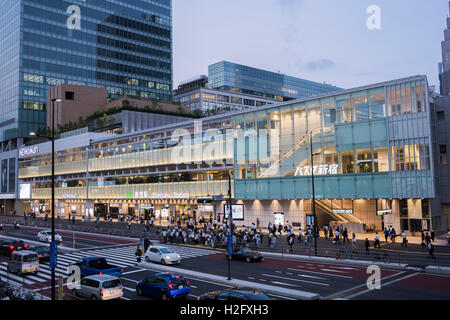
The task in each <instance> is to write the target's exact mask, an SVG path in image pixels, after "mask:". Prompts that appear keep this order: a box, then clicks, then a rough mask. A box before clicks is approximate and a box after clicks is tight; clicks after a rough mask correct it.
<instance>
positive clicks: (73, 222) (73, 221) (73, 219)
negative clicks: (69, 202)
mask: <svg viewBox="0 0 450 320" xmlns="http://www.w3.org/2000/svg"><path fill="white" fill-rule="evenodd" d="M72 224H75V216H72Z"/></svg>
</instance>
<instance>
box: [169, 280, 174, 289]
mask: <svg viewBox="0 0 450 320" xmlns="http://www.w3.org/2000/svg"><path fill="white" fill-rule="evenodd" d="M169 289H173V284H172V280H171V281H170V284H169Z"/></svg>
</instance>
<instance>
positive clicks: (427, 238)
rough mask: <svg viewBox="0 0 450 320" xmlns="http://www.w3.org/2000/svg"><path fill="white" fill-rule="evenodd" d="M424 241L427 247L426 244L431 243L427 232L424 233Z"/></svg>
mask: <svg viewBox="0 0 450 320" xmlns="http://www.w3.org/2000/svg"><path fill="white" fill-rule="evenodd" d="M425 243H426V245H427V247H428V244H429V243H431V237H430V235H429V234H428V232H426V233H425Z"/></svg>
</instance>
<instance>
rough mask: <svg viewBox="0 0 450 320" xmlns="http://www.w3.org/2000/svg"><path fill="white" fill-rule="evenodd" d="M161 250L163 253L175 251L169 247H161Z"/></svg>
mask: <svg viewBox="0 0 450 320" xmlns="http://www.w3.org/2000/svg"><path fill="white" fill-rule="evenodd" d="M159 250H160V251H161V253H173V251H172V250H170V249H168V248H161V249H159Z"/></svg>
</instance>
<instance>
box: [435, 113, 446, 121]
mask: <svg viewBox="0 0 450 320" xmlns="http://www.w3.org/2000/svg"><path fill="white" fill-rule="evenodd" d="M437 119H438V120H440V121H441V120H445V113H444V111H438V112H437Z"/></svg>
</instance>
